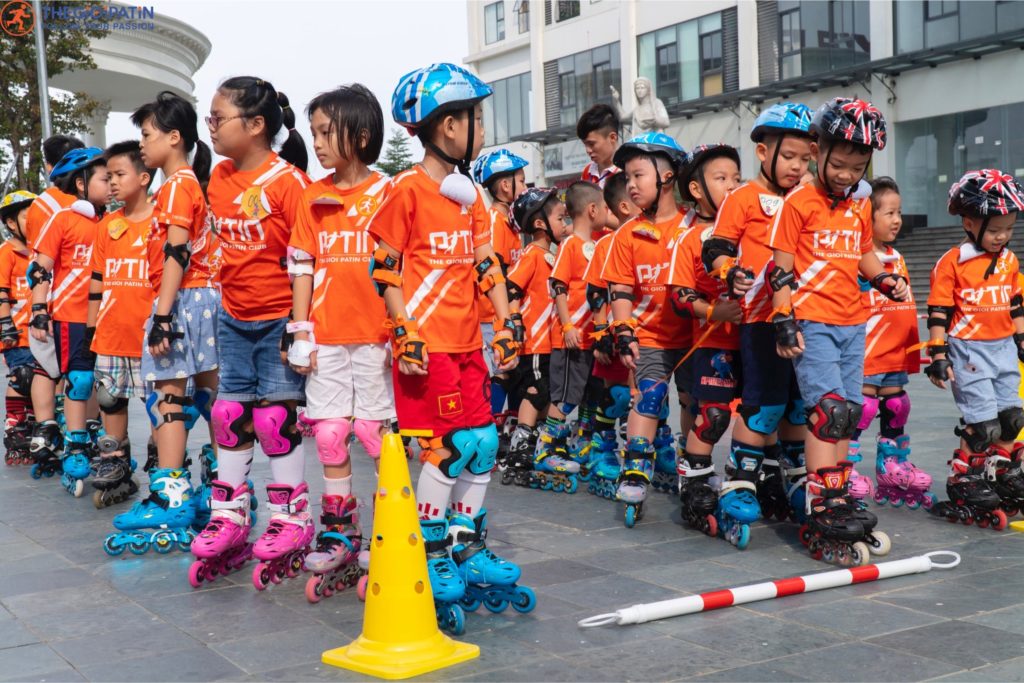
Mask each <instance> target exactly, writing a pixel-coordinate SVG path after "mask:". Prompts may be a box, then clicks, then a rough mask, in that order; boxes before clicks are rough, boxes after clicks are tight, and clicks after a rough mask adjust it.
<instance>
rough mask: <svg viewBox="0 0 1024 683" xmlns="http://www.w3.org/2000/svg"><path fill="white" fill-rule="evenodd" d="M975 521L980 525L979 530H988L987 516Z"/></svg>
mask: <svg viewBox="0 0 1024 683" xmlns="http://www.w3.org/2000/svg"><path fill="white" fill-rule="evenodd" d="M975 521H976V522H977V523H978V528H979V529H987V528H988V524H989V518H988V517H986V516H982V517H978V518H977V520H975Z"/></svg>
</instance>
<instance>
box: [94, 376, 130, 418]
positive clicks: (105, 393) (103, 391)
mask: <svg viewBox="0 0 1024 683" xmlns="http://www.w3.org/2000/svg"><path fill="white" fill-rule="evenodd" d="M96 402H97V403H98V404H99V406H100V410H101V411H103V412H104V413H106V414H107V415H110V414H112V413H119V412H121V411H122V410H124V409H126V408H127V407H128V399H126V398H118V397H117V396H114V395H113V394H111V393H110V391H109V390H108V389H107V385H106V384H104V383H103V382H99V381H97V382H96Z"/></svg>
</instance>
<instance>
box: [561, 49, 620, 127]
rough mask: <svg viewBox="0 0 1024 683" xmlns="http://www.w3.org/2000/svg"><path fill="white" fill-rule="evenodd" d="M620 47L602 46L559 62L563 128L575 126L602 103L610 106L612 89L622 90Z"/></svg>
mask: <svg viewBox="0 0 1024 683" xmlns="http://www.w3.org/2000/svg"><path fill="white" fill-rule="evenodd" d="M621 81H622V71H621V66H620V62H619V44H618V43H611V44H610V45H602V46H601V47H596V48H594V49H593V50H586V51H584V52H578V53H576V54H574V55H570V56H568V57H562V58H561V59H559V60H558V87H559V91H560V95H559V108H560V110H561V111H560V116H559V118H560V121H561V123H560V125H563V126H570V125H575V123H576V120H577V119H578V118H579V116H580V115H581V114H582V113H583V112H584V111H586V110H587V109H589V108H590V107H592V106H594V105H595V104H597V103H599V102H606V103H609V104H610V103H611V101H612V99H611V90H610V87H609V86H615V87H616V89H618V88H620V87H621Z"/></svg>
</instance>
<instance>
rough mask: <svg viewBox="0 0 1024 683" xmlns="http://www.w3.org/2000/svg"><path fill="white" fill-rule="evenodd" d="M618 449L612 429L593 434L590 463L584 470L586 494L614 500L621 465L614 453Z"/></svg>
mask: <svg viewBox="0 0 1024 683" xmlns="http://www.w3.org/2000/svg"><path fill="white" fill-rule="evenodd" d="M618 448H619V441H618V437H617V436H616V434H615V430H614V429H606V430H603V431H600V432H596V433H595V434H594V439H593V441H592V443H591V446H590V462H588V463H587V468H586V469H587V476H586V479H585V481H586V482H587V492H588V493H592V494H594V495H595V496H600V497H601V498H607V499H608V500H614V498H615V482H616V481H617V480H618V478H619V471H620V470H621V469H622V464H621V463H620V462H619V456H618V455H617V453H616V451H617V450H618ZM581 478H582V477H581Z"/></svg>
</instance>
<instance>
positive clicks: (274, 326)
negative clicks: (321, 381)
mask: <svg viewBox="0 0 1024 683" xmlns="http://www.w3.org/2000/svg"><path fill="white" fill-rule="evenodd" d="M287 323H288V319H287V318H277V319H276V320H238V319H237V318H234V317H232V316H231V314H229V313H228V312H227V311H225V310H224V309H223V308H222V309H221V310H220V313H219V315H218V317H217V334H218V339H219V346H218V349H217V350H218V352H219V353H220V376H219V382H218V387H217V398H222V399H225V400H228V401H238V402H239V403H250V402H253V401H264V400H265V401H301V400H303V399H305V398H306V390H305V380H304V379H303V377H302V375H300V374H299V373H297V372H295V371H294V370H292V369H291V368H289V367H288V366H287V365H285V364H284V363H283V362H282V361H281V335H283V334H284V328H285V325H286V324H287Z"/></svg>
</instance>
